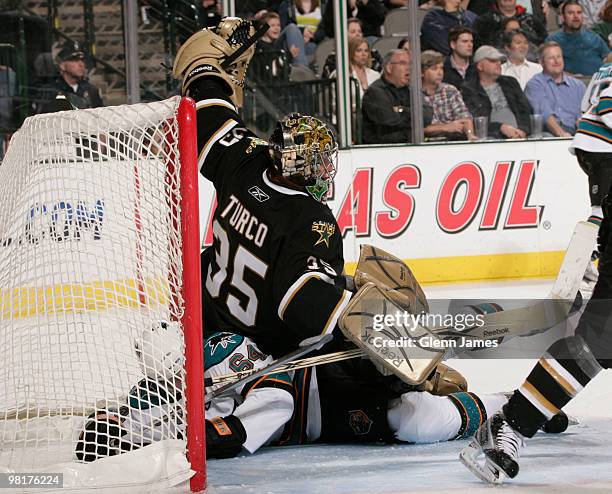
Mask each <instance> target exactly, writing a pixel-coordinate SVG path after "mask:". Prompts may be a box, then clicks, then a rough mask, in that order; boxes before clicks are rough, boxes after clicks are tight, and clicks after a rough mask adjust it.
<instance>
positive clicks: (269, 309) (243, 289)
mask: <svg viewBox="0 0 612 494" xmlns="http://www.w3.org/2000/svg"><path fill="white" fill-rule="evenodd" d="M254 33H255V28H254V27H253V26H252V24H251V23H250V22H248V21H244V20H241V19H237V18H225V19H224V20H222V21H221V23H220V24H219V25H218V26H217V27H215V28H211V29H206V30H203V31H200V32H198V33H196V34H195V35H193V36H192V37H191V38H189V39H188V40H187V41H186V43H185V44H184V45H183V46H182V47H181V49H180V50H179V52H178V53H177V56H176V60H175V63H174V74H175V76H176V77H182V78H183V85H182V93H183V94H184V95H186V96H190V97H192V98H193V99H194V100H195V101H196V108H197V125H198V152H199V161H198V166H199V167H200V172H201V173H202V174H203V175H204V177H206V178H207V179H208V180H210V181H212V183H213V184H214V186H215V190H216V193H217V208H216V211H215V214H214V220H213V238H214V240H213V245H212V247H211V248H209V249H207V250H206V251H205V252H204V253H203V256H202V284H203V285H204V289H203V312H204V318H205V326H204V327H205V331H209V332H210V331H225V330H227V331H231V332H233V333H239V334H242V335H244V336H249V337H251V338H253V339H254V340H255V341H256V342H257V344H258V346H259V347H260V348H261V349H262V350H263V351H264V352H266V353H268V354H271V355H273V356H280V355H283V354H286V353H287V352H289V351H291V350H294V349H295V348H296V347H297V345H298V343H299V342H300V341H302V340H303V339H305V338H308V337H311V336H315V335H320V334H324V333H327V332H331V331H332V330H333V329H334V328H335V326H336V322H337V319H338V316H339V315H340V313H341V312H342V309H343V307H344V306H345V305H346V303H347V302H348V300H349V298H350V293H349V292H348V291H346V290H344V286H343V285H342V280H343V278H341V277H340V276H339V275H340V274H341V273H342V270H343V265H344V259H343V253H342V238H341V236H340V232H339V228H338V225H337V223H336V220H335V218H334V215H333V214H332V212H331V210H330V209H329V207H328V206H327V205H326V204H325V200H326V197H327V193H328V191H329V188H330V186H331V183H332V181H333V179H334V175H335V173H336V159H337V144H336V140H335V138H334V136H333V134H332V132H331V130H330V129H329V128H328V127H327V126H326V125H325V124H324V123H323V122H321V121H320V120H318V119H317V118H314V117H308V116H299V115H293V116H289V117H287V118H285V119H283V120H282V121H281V122H279V123H278V124H277V126H276V129H275V131H274V133H273V135H272V137H271V140H270V143H269V144H268V143H267V142H265V141H263V140H261V139H259V138H257V137H256V136H255V135H254V134H253V133H252V132H251V131H250V130H248V129H247V128H246V127H245V125H244V123H243V122H242V120H241V118H240V117H239V115H238V113H237V107H236V105H239V104H240V103H241V100H242V86H243V84H244V77H245V72H246V66H247V64H248V61H249V60H250V57H251V56H252V52H253V49H254V47H253V46H250V47H249V48H248V49H247V50H246V51H244V53H242V55H240V56H239V57H238V58H237V59H235V60H234V61H233V62H232V64H231V65H230V67H228V68H224V66H223V63H224V60H227V57H229V56H231V55H232V54H233V53H234V52H235V51H236V50H237V49H239V48H240V47H241V46H243V45H244V43H245V41H246V40H248V39H251V38H252V36H253V34H254Z"/></svg>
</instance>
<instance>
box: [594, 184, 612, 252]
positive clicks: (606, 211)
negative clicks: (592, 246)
mask: <svg viewBox="0 0 612 494" xmlns="http://www.w3.org/2000/svg"><path fill="white" fill-rule="evenodd" d="M601 209H602V211H603V220H602V222H601V226H600V227H599V233H598V234H597V245H598V248H599V253H600V254H603V253H604V252H605V251H606V248H607V247H608V242H610V236H611V235H612V194H608V195H607V196H606V197H604V199H603V201H601Z"/></svg>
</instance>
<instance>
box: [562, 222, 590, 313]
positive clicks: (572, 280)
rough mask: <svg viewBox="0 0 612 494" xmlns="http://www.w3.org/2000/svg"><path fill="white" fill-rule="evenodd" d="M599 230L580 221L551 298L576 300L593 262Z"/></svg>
mask: <svg viewBox="0 0 612 494" xmlns="http://www.w3.org/2000/svg"><path fill="white" fill-rule="evenodd" d="M598 231H599V228H598V227H597V226H596V225H594V224H593V223H589V222H588V221H579V222H578V224H577V225H576V228H574V232H573V233H572V237H571V239H570V243H569V246H568V247H567V251H566V252H565V256H564V257H563V261H562V263H561V269H560V270H559V274H558V275H557V279H556V280H555V284H554V285H553V288H552V291H551V298H557V299H562V300H569V301H572V302H573V300H574V299H575V298H576V294H577V293H578V289H579V288H580V283H581V281H582V277H583V276H584V272H585V271H586V268H587V266H588V264H589V261H590V260H591V254H592V253H593V249H594V248H595V242H596V241H597V232H598Z"/></svg>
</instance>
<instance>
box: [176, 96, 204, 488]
mask: <svg viewBox="0 0 612 494" xmlns="http://www.w3.org/2000/svg"><path fill="white" fill-rule="evenodd" d="M177 119H178V128H179V146H178V147H179V159H180V163H181V169H180V181H181V184H180V193H181V212H180V218H181V239H182V244H183V249H182V255H183V287H182V289H183V300H184V301H185V310H184V313H183V317H182V320H181V323H182V327H183V331H184V339H185V371H186V383H185V386H186V394H187V458H188V460H189V463H190V464H191V469H192V470H194V471H195V474H194V475H193V476H192V477H191V479H190V488H191V491H192V492H200V491H202V490H204V489H205V488H206V439H205V422H204V353H203V351H202V346H203V328H202V286H201V284H202V281H201V280H202V278H201V274H200V247H201V246H200V220H199V199H198V197H199V196H198V176H199V170H198V147H197V121H196V108H195V102H194V101H193V100H192V99H191V98H182V99H181V102H180V104H179V108H178V112H177Z"/></svg>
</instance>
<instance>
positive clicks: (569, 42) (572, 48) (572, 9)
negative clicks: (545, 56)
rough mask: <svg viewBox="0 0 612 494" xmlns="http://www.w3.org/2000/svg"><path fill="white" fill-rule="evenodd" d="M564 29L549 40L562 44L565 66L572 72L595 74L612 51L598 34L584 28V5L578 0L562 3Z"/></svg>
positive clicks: (552, 35)
mask: <svg viewBox="0 0 612 494" xmlns="http://www.w3.org/2000/svg"><path fill="white" fill-rule="evenodd" d="M561 17H562V19H563V30H562V31H558V32H556V33H554V34H551V35H550V36H549V37H548V41H555V42H557V43H559V45H561V49H562V50H563V60H564V62H565V68H566V70H567V71H568V72H570V73H572V74H582V75H593V74H594V73H595V72H597V70H598V69H599V66H600V65H601V62H602V60H603V59H604V57H605V56H606V55H607V54H608V53H609V52H610V49H609V48H608V45H607V43H606V42H604V41H603V40H602V39H601V38H600V37H599V36H598V35H597V34H595V33H594V32H592V31H589V30H587V29H585V28H584V20H583V12H582V6H581V5H580V4H579V3H578V2H577V1H576V0H568V1H567V2H565V3H564V4H563V5H561Z"/></svg>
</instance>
